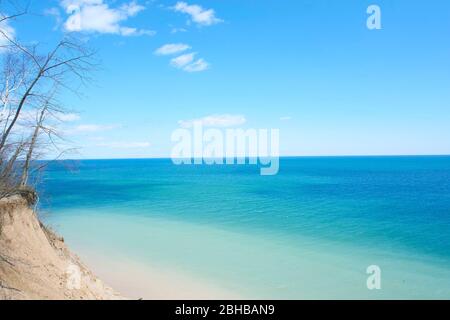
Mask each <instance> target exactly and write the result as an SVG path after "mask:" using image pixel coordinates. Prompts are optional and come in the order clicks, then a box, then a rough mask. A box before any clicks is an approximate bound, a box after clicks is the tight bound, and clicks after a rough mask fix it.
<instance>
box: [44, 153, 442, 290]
mask: <svg viewBox="0 0 450 320" xmlns="http://www.w3.org/2000/svg"><path fill="white" fill-rule="evenodd" d="M67 167H69V168H70V169H69V170H68V168H67ZM41 193H42V196H41V207H42V215H43V216H44V218H45V219H46V222H47V223H49V224H50V225H52V226H54V227H55V228H56V229H58V231H59V232H60V233H61V234H62V235H63V236H64V237H65V238H66V239H67V241H68V242H69V245H71V246H73V247H75V248H76V249H77V250H79V251H81V252H83V250H86V251H90V252H98V253H99V255H100V254H102V255H108V256H110V257H114V256H120V257H122V258H124V259H129V260H130V261H134V262H138V263H142V264H149V265H150V264H151V265H152V266H157V267H161V268H166V267H170V268H172V269H176V270H179V271H180V272H184V273H186V274H189V275H193V276H196V277H198V278H201V279H204V280H205V281H208V282H209V283H212V284H214V285H217V286H218V287H221V288H224V289H226V290H229V291H232V292H236V293H237V294H238V295H239V296H242V297H244V298H274V299H278V298H287V299H295V298H339V299H342V298H344V299H345V298H374V299H377V298H389V299H391V298H401V299H403V298H450V157H317V158H316V157H311V158H282V159H281V161H280V172H279V174H278V175H276V176H261V175H259V168H258V167H256V166H248V165H247V166H242V165H240V166H187V165H185V166H175V165H173V164H172V162H171V161H170V160H169V159H151V160H150V159H146V160H144V159H142V160H131V159H130V160H83V161H79V162H64V163H63V165H62V164H61V163H59V164H53V165H52V166H51V167H50V168H49V170H48V171H47V173H46V175H45V177H44V183H43V185H42V190H41ZM369 265H378V266H379V267H380V268H381V271H382V274H381V289H380V290H368V289H367V287H366V279H367V277H368V275H367V274H366V268H367V267H368V266H369Z"/></svg>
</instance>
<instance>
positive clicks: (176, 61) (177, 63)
mask: <svg viewBox="0 0 450 320" xmlns="http://www.w3.org/2000/svg"><path fill="white" fill-rule="evenodd" d="M194 56H195V52H193V53H186V54H183V55H181V56H179V57H176V58H173V59H172V60H170V64H171V65H172V66H174V67H175V68H183V67H184V66H186V65H188V64H189V63H191V62H192V61H193V60H194Z"/></svg>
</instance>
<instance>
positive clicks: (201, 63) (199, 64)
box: [183, 59, 209, 72]
mask: <svg viewBox="0 0 450 320" xmlns="http://www.w3.org/2000/svg"><path fill="white" fill-rule="evenodd" d="M208 68H209V63H208V62H206V61H205V60H203V59H198V60H197V61H195V62H194V63H191V64H188V65H187V66H185V67H184V68H183V70H184V71H187V72H200V71H205V70H206V69H208Z"/></svg>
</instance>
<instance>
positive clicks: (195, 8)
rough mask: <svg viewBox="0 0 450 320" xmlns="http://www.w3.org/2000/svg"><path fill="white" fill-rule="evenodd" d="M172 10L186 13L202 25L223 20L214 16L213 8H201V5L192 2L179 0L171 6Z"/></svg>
mask: <svg viewBox="0 0 450 320" xmlns="http://www.w3.org/2000/svg"><path fill="white" fill-rule="evenodd" d="M173 10H175V11H177V12H182V13H185V14H188V15H189V16H190V17H191V19H192V21H194V22H195V23H197V24H199V25H202V26H210V25H213V24H216V23H219V22H223V20H221V19H218V18H217V17H216V13H215V11H214V10H213V9H203V8H202V7H201V6H199V5H196V4H193V5H189V4H187V3H186V2H183V1H179V2H177V4H176V5H175V6H174V7H173Z"/></svg>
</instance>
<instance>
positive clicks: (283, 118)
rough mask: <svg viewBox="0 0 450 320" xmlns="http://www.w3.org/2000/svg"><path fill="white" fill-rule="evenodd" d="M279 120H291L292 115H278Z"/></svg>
mask: <svg viewBox="0 0 450 320" xmlns="http://www.w3.org/2000/svg"><path fill="white" fill-rule="evenodd" d="M280 120H281V121H289V120H292V117H290V116H284V117H280Z"/></svg>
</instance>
